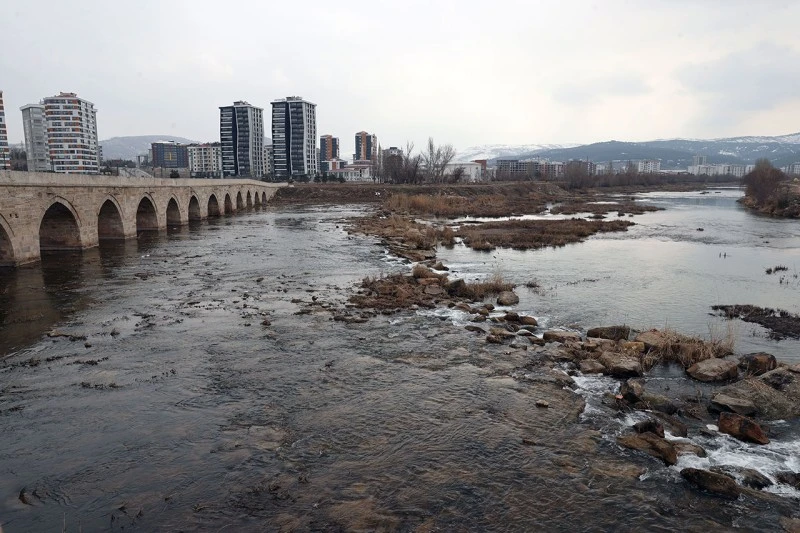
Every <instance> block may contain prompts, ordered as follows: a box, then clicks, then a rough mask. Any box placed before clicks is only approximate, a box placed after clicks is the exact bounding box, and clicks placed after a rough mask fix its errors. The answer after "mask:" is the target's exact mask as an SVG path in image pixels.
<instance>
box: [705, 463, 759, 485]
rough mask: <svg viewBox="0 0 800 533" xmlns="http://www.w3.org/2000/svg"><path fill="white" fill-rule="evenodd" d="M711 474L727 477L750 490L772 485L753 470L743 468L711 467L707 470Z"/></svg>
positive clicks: (731, 466) (730, 466)
mask: <svg viewBox="0 0 800 533" xmlns="http://www.w3.org/2000/svg"><path fill="white" fill-rule="evenodd" d="M709 470H711V471H712V472H716V473H717V474H722V475H725V476H729V477H731V478H733V479H735V480H737V481H739V482H741V484H742V485H744V486H746V487H750V488H751V489H756V490H761V489H764V488H766V487H769V486H771V485H773V483H772V481H771V480H770V479H769V478H768V477H767V476H765V475H764V474H762V473H761V472H759V471H758V470H756V469H754V468H745V467H743V466H733V465H720V466H712V467H711V468H709Z"/></svg>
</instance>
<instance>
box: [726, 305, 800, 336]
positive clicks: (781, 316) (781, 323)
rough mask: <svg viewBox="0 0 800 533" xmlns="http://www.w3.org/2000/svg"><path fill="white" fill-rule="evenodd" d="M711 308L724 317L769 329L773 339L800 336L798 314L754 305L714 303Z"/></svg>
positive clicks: (799, 318) (799, 317)
mask: <svg viewBox="0 0 800 533" xmlns="http://www.w3.org/2000/svg"><path fill="white" fill-rule="evenodd" d="M711 308H712V309H713V310H714V311H719V313H720V314H721V315H722V316H724V317H725V318H728V319H734V318H738V319H739V320H743V321H745V322H751V323H755V324H758V325H760V326H762V327H764V328H766V329H768V330H770V334H769V335H770V337H771V338H773V339H777V340H780V339H783V338H786V337H792V338H795V339H798V338H800V316H798V315H794V314H792V313H790V312H788V311H784V310H783V309H771V308H768V307H757V306H755V305H714V306H712V307H711Z"/></svg>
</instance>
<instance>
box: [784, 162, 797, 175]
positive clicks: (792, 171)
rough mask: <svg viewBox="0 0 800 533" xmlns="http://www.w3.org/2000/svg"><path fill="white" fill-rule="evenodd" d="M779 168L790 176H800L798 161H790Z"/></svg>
mask: <svg viewBox="0 0 800 533" xmlns="http://www.w3.org/2000/svg"><path fill="white" fill-rule="evenodd" d="M781 170H782V171H783V172H784V173H785V174H788V175H790V176H800V163H792V164H791V165H786V166H785V167H783V168H781Z"/></svg>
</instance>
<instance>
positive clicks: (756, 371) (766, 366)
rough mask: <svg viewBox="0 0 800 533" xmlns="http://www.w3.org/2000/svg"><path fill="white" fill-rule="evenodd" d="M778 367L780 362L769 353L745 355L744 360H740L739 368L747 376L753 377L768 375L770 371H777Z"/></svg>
mask: <svg viewBox="0 0 800 533" xmlns="http://www.w3.org/2000/svg"><path fill="white" fill-rule="evenodd" d="M777 367H778V361H776V360H775V356H774V355H772V354H769V353H764V352H758V353H749V354H747V355H743V356H742V358H741V359H739V368H741V369H742V370H743V371H744V373H745V374H749V375H751V376H760V375H761V374H766V373H767V372H769V371H770V370H775V369H776V368H777Z"/></svg>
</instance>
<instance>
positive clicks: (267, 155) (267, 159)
mask: <svg viewBox="0 0 800 533" xmlns="http://www.w3.org/2000/svg"><path fill="white" fill-rule="evenodd" d="M274 171H275V167H274V165H273V164H272V144H268V143H267V142H264V175H265V176H272V175H273V172H274Z"/></svg>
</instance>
